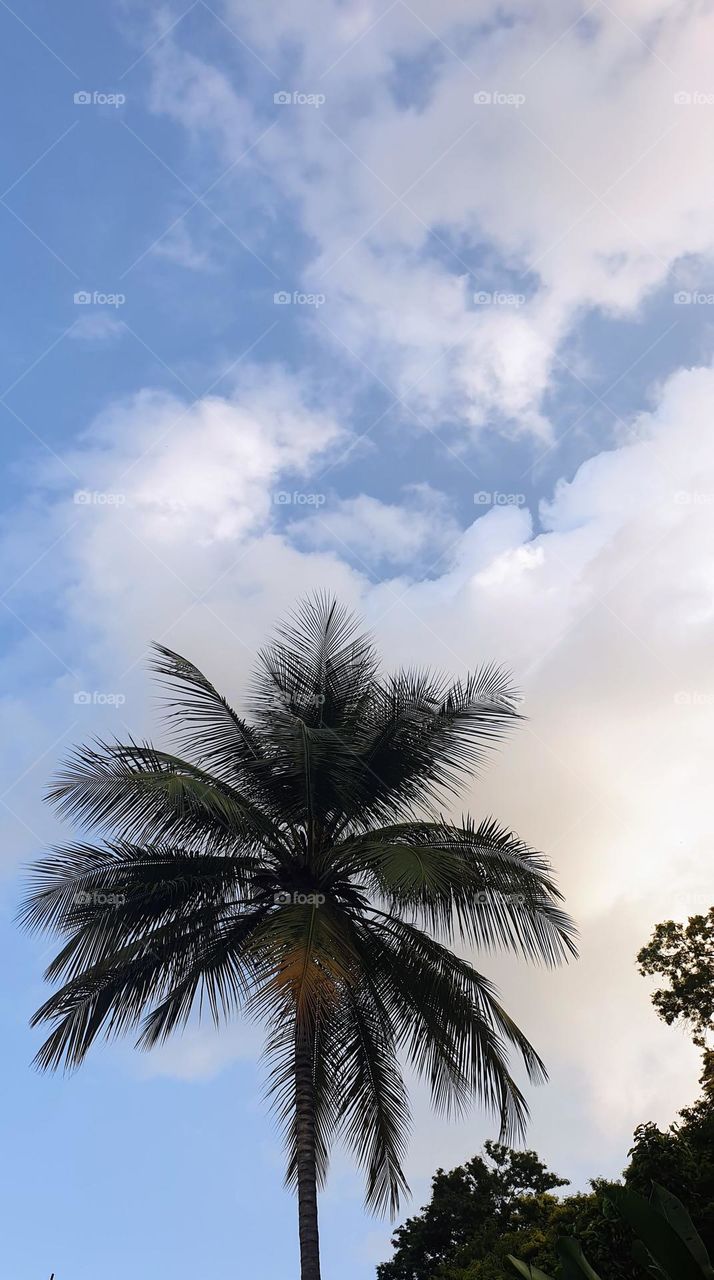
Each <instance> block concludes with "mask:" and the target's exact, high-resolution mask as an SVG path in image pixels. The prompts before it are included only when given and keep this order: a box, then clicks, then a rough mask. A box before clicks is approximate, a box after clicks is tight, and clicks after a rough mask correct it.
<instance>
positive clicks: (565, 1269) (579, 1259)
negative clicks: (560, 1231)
mask: <svg viewBox="0 0 714 1280" xmlns="http://www.w3.org/2000/svg"><path fill="white" fill-rule="evenodd" d="M558 1254H559V1256H560V1260H561V1262H562V1264H563V1265H562V1267H561V1269H560V1278H559V1280H600V1276H599V1275H598V1274H597V1271H593V1269H592V1267H591V1266H590V1263H589V1262H588V1260H587V1258H586V1257H585V1255H584V1253H583V1251H582V1248H581V1245H580V1242H579V1241H578V1240H576V1239H575V1238H574V1237H573V1236H561V1237H560V1239H559V1240H558Z"/></svg>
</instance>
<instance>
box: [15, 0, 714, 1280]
mask: <svg viewBox="0 0 714 1280" xmlns="http://www.w3.org/2000/svg"><path fill="white" fill-rule="evenodd" d="M0 37H1V47H2V49H3V52H4V73H3V76H2V78H1V80H0V94H2V96H3V98H4V99H5V101H4V102H3V114H4V119H5V121H6V122H7V124H6V129H5V130H4V131H3V135H4V136H3V138H2V141H1V143H0V148H1V152H2V161H1V165H2V177H1V182H2V191H1V194H0V234H1V237H2V248H3V257H4V275H3V288H2V291H1V292H0V308H2V320H3V325H2V331H3V339H4V340H3V344H2V361H1V364H2V367H1V370H0V380H1V385H0V421H1V422H2V431H3V444H4V466H3V469H2V475H1V477H0V504H1V516H0V578H1V589H0V603H1V604H2V609H0V625H1V626H2V656H3V661H2V688H1V690H0V712H1V714H2V719H3V733H2V736H1V737H0V831H1V833H2V861H1V876H2V878H1V880H0V927H1V928H2V938H3V955H4V964H3V972H4V975H5V981H4V982H3V984H2V993H1V995H0V1016H1V1017H2V1039H3V1046H4V1053H3V1064H2V1074H3V1086H2V1090H0V1109H1V1111H2V1120H1V1123H2V1132H3V1160H2V1166H1V1169H0V1178H1V1179H2V1189H1V1196H0V1200H1V1203H2V1205H3V1208H4V1211H5V1212H4V1215H3V1217H4V1222H3V1228H2V1231H1V1232H0V1255H1V1261H2V1273H3V1275H7V1276H8V1277H12V1280H37V1277H39V1278H40V1280H43V1278H45V1277H47V1276H49V1274H50V1272H52V1271H54V1272H55V1274H56V1278H57V1280H96V1277H97V1276H101V1277H102V1280H125V1278H126V1277H127V1276H131V1277H132V1280H149V1278H150V1277H151V1278H152V1280H153V1277H155V1276H163V1275H171V1276H172V1280H197V1277H198V1278H201V1277H204V1276H205V1277H209V1276H210V1277H211V1280H228V1278H229V1277H234V1276H236V1275H244V1274H245V1275H250V1276H251V1277H253V1278H254V1280H287V1277H289V1276H292V1275H294V1274H295V1271H296V1231H295V1222H294V1219H295V1210H294V1205H293V1203H292V1200H291V1197H290V1195H289V1194H288V1193H286V1192H285V1191H284V1190H283V1189H282V1169H281V1152H280V1144H279V1140H278V1137H277V1134H276V1131H275V1128H274V1126H273V1124H272V1122H271V1120H270V1119H269V1117H268V1116H267V1114H266V1111H265V1108H264V1106H263V1103H262V1087H263V1083H262V1077H261V1068H260V1063H259V1054H260V1039H259V1036H258V1035H257V1033H256V1030H255V1029H254V1028H246V1027H243V1026H235V1027H231V1028H229V1029H228V1030H227V1031H226V1032H225V1033H224V1034H223V1035H222V1036H220V1037H216V1036H215V1034H214V1033H213V1032H212V1031H211V1029H210V1028H207V1027H205V1026H204V1027H201V1026H193V1025H192V1026H191V1027H190V1028H189V1030H188V1031H187V1032H186V1034H185V1035H184V1036H183V1037H182V1038H180V1039H176V1040H174V1041H172V1042H171V1043H170V1044H168V1045H167V1046H165V1047H163V1048H162V1049H161V1050H157V1051H154V1052H153V1053H152V1054H150V1055H145V1054H144V1055H139V1054H137V1053H136V1052H134V1050H133V1049H132V1047H131V1044H130V1043H128V1042H127V1043H115V1044H112V1045H111V1046H108V1047H100V1048H98V1049H97V1050H96V1051H94V1052H93V1053H92V1054H91V1055H90V1057H89V1059H88V1060H87V1062H86V1064H85V1065H84V1067H83V1068H82V1069H81V1071H79V1072H78V1073H77V1074H76V1075H74V1076H72V1077H71V1078H69V1079H64V1078H61V1077H51V1076H50V1077H48V1076H42V1075H39V1074H37V1073H36V1072H35V1071H34V1070H33V1069H32V1068H31V1066H30V1063H31V1059H32V1056H33V1054H34V1052H35V1051H36V1049H37V1047H38V1045H39V1042H40V1037H39V1035H38V1034H37V1033H35V1032H33V1031H31V1030H30V1029H29V1026H28V1020H29V1017H30V1015H31V1013H32V1012H33V1010H34V1009H35V1008H36V1007H37V1005H38V1004H39V1003H40V1002H41V1001H42V999H43V998H44V996H45V994H46V988H45V986H44V983H43V979H42V970H43V968H44V966H45V965H46V964H47V962H48V960H49V958H50V956H51V954H52V947H51V943H50V942H48V940H47V939H43V938H29V937H27V936H23V935H20V934H19V933H18V931H17V928H16V926H15V924H14V914H15V911H16V907H17V903H18V899H19V896H20V893H21V889H22V876H23V869H24V867H25V865H26V864H27V862H28V861H29V860H31V859H32V858H33V857H35V856H37V855H38V854H40V853H41V852H43V851H44V850H45V849H46V848H47V847H48V845H51V844H52V843H53V842H56V841H57V840H60V839H62V838H66V837H67V831H66V830H65V831H64V832H62V831H60V828H59V826H58V824H57V822H56V819H55V817H54V816H53V814H52V813H51V812H50V810H49V809H48V808H47V807H46V806H45V805H44V803H43V800H42V796H43V793H44V791H45V789H46V786H47V783H48V781H49V779H50V777H51V775H52V772H53V769H54V768H55V767H56V765H57V762H58V761H59V760H60V759H61V758H62V756H63V754H64V753H66V752H67V751H68V750H69V748H70V747H71V745H72V744H73V743H76V742H80V741H86V740H88V739H90V738H92V737H93V736H95V735H102V734H104V735H109V734H117V735H118V736H124V735H126V734H129V733H132V734H134V735H136V736H141V735H150V736H152V737H154V738H156V739H157V740H159V741H160V740H161V732H162V730H161V722H160V716H159V713H158V708H157V705H156V700H155V697H154V696H153V694H152V690H151V686H150V682H149V679H148V676H147V672H146V663H145V659H146V653H147V646H148V645H149V643H150V642H151V641H152V640H158V641H161V642H163V643H164V644H166V645H168V646H170V647H172V648H174V649H177V650H179V651H180V652H182V653H185V654H186V655H188V656H189V657H190V658H191V659H192V660H193V661H194V662H196V663H197V664H198V665H200V666H201V667H203V668H204V669H205V671H206V672H207V674H208V675H209V676H210V677H211V679H212V680H213V681H214V683H216V684H217V685H218V686H219V687H220V688H222V689H224V690H225V692H226V693H227V694H228V695H229V696H230V697H231V699H232V700H233V701H234V702H235V703H237V704H238V705H239V706H240V704H241V699H242V696H243V693H244V690H245V687H246V681H247V679H248V677H249V674H250V670H251V666H252V662H253V656H254V654H255V651H256V648H257V647H258V646H259V645H260V643H261V641H262V640H263V639H264V638H265V637H266V635H267V634H268V632H269V631H270V628H271V626H272V625H273V624H274V622H275V621H276V619H277V618H279V617H280V616H281V615H283V614H284V613H285V612H286V611H287V610H288V609H290V607H291V606H292V605H293V604H294V603H295V601H296V599H297V598H299V597H300V596H301V595H302V594H304V593H305V592H307V591H310V590H312V589H314V588H316V587H328V588H330V589H332V590H334V591H335V592H337V593H338V595H339V596H340V597H341V598H342V599H343V600H345V601H346V602H347V603H348V604H349V605H351V606H352V607H353V608H354V609H356V610H357V611H358V612H359V613H360V614H361V615H362V617H363V618H364V619H365V622H366V624H367V625H368V626H369V627H370V629H371V630H372V631H373V634H374V636H375V639H376V641H377V643H378V645H379V646H380V649H381V651H382V653H383V656H384V662H385V666H386V667H387V668H388V667H390V666H391V667H393V666H397V665H399V664H401V663H409V664H411V663H428V664H431V665H432V666H434V667H437V668H438V669H440V670H444V671H447V672H450V673H453V674H454V675H460V674H463V673H464V672H465V671H467V670H469V669H471V668H473V667H474V666H476V665H477V664H478V663H480V662H482V661H489V660H496V661H499V662H502V663H505V664H506V665H507V666H509V667H510V669H511V670H512V672H513V673H514V677H515V680H516V683H517V684H518V686H519V687H520V688H521V690H522V692H523V696H524V709H525V711H526V713H527V715H528V717H529V718H528V720H527V722H526V723H525V725H524V726H523V727H522V728H521V729H520V730H519V731H518V733H517V734H516V735H515V736H514V737H513V739H512V740H511V741H509V743H508V744H507V745H506V746H504V748H503V749H502V750H501V752H500V753H499V755H498V756H497V757H496V758H495V759H494V762H493V765H492V767H491V768H490V769H489V771H488V772H487V773H486V774H484V776H483V777H482V778H479V779H478V780H477V781H475V782H474V785H473V787H471V788H470V789H469V791H468V793H467V794H466V796H465V799H464V805H465V806H467V807H468V808H469V809H470V810H471V811H472V812H473V813H474V814H475V815H476V816H480V815H482V814H488V813H493V814H495V815H496V816H497V817H498V818H500V819H502V820H503V821H506V822H508V823H509V824H510V825H512V826H513V827H514V828H515V829H516V830H518V831H519V833H520V834H521V835H522V836H523V837H524V838H525V839H526V840H527V841H528V842H529V843H530V844H531V845H533V846H536V847H538V848H542V849H544V850H545V851H546V852H547V853H548V855H549V856H550V858H551V860H552V862H553V864H554V866H555V868H556V870H557V874H558V877H559V882H560V884H561V886H562V888H563V890H564V892H565V894H566V899H567V904H568V907H569V909H570V911H571V912H572V914H573V915H574V916H575V918H576V920H577V922H578V925H579V928H580V934H581V958H580V959H579V961H578V962H577V963H574V964H571V965H570V966H568V967H567V968H564V969H561V970H558V971H556V972H554V973H553V972H546V971H542V970H537V969H532V968H529V967H527V966H526V965H525V964H524V963H522V962H518V961H515V960H513V959H508V958H504V957H502V956H478V957H477V963H478V965H479V966H480V967H482V968H483V970H484V971H485V972H487V973H488V974H489V975H491V976H493V977H494V978H495V979H496V980H497V981H498V983H499V985H500V988H501V991H502V994H503V998H504V1002H505V1003H506V1005H507V1007H508V1008H509V1010H510V1011H511V1012H512V1013H513V1014H514V1015H515V1016H516V1017H517V1019H518V1020H519V1021H520V1022H521V1025H522V1026H523V1028H524V1030H525V1031H526V1032H527V1033H528V1035H529V1036H530V1038H531V1039H532V1040H534V1041H535V1043H536V1046H537V1048H538V1049H539V1051H540V1052H541V1054H542V1056H543V1057H544V1058H545V1060H546V1063H547V1065H548V1068H549V1072H550V1082H549V1084H547V1085H546V1086H544V1087H542V1088H539V1089H532V1090H530V1091H529V1103H530V1107H531V1113H532V1120H531V1125H530V1128H529V1132H528V1144H529V1145H531V1146H533V1147H534V1148H536V1149H537V1150H538V1152H539V1153H540V1154H541V1156H542V1157H543V1158H544V1159H546V1160H547V1161H548V1163H549V1164H550V1166H551V1167H552V1168H554V1169H555V1170H556V1171H557V1172H558V1173H559V1174H560V1175H561V1176H564V1177H568V1178H570V1179H571V1182H572V1184H573V1186H575V1187H585V1186H586V1185H587V1180H588V1178H589V1177H591V1176H595V1175H598V1174H605V1175H616V1174H618V1173H619V1172H620V1171H621V1169H622V1168H623V1165H624V1164H625V1162H626V1153H627V1149H628V1146H629V1145H630V1140H631V1136H632V1131H633V1129H634V1127H635V1125H636V1124H638V1123H640V1122H643V1121H646V1120H655V1121H657V1122H658V1123H660V1124H666V1123H669V1122H670V1121H671V1120H672V1119H673V1118H674V1116H675V1114H676V1112H677V1111H678V1109H679V1108H680V1107H682V1106H684V1105H687V1104H688V1103H690V1102H691V1101H692V1100H693V1099H694V1097H695V1096H696V1093H697V1076H698V1062H697V1056H696V1053H695V1051H694V1049H693V1047H692V1046H691V1045H690V1044H689V1042H688V1040H687V1038H686V1036H685V1035H684V1034H683V1033H680V1032H679V1031H677V1030H675V1029H669V1028H666V1027H665V1026H664V1025H663V1024H661V1023H660V1022H659V1021H658V1020H657V1018H656V1016H655V1014H654V1011H653V1009H652V1008H651V1005H650V999H649V996H650V991H651V986H652V984H651V983H649V982H648V981H645V980H644V979H642V978H641V977H639V975H638V974H637V969H636V963H635V956H636V953H637V950H638V949H639V947H640V946H641V945H642V944H643V943H644V942H645V941H646V940H647V938H648V937H649V935H650V933H651V930H652V927H653V925H654V924H655V923H656V922H657V921H658V920H661V919H663V918H670V917H674V918H679V919H684V918H686V916H688V915H689V914H692V913H693V912H695V911H699V910H704V909H706V908H707V907H708V906H710V905H711V866H712V854H711V834H710V833H711V831H712V827H713V825H714V824H713V822H712V818H713V816H714V815H713V814H712V805H713V801H712V794H713V793H712V789H711V763H710V762H711V753H712V748H713V747H714V679H713V677H712V667H711V652H712V648H711V646H712V638H713V632H714V626H713V613H714V606H713V601H714V521H713V520H712V514H713V511H714V436H713V434H712V413H711V406H712V403H713V401H714V367H713V365H712V359H713V356H714V325H713V323H712V322H713V320H714V219H713V218H712V213H711V210H712V202H713V199H714V170H713V169H712V165H711V146H712V137H713V136H714V73H713V72H712V66H714V57H713V56H712V55H714V13H712V11H711V8H710V6H708V5H706V4H705V3H702V2H700V0H668V2H667V3H665V2H664V0H613V3H612V4H610V3H606V2H605V0H593V3H590V4H587V5H585V4H578V3H574V2H572V0H551V3H549V4H548V5H547V6H545V5H542V4H537V3H534V2H530V0H501V2H499V3H495V2H494V0H469V3H465V0H441V3H439V4H435V3H432V2H431V0H409V3H406V2H405V0H392V2H391V3H387V2H386V0H356V2H355V3H349V4H346V3H338V2H336V0H302V2H301V3H300V4H299V5H285V4H283V3H278V2H277V0H263V2H262V3H261V4H260V5H256V4H254V3H248V2H247V0H212V3H211V4H210V5H209V4H207V3H205V2H204V0H195V2H194V3H193V4H191V5H190V6H188V7H186V6H185V3H184V0H181V3H179V4H176V5H174V4H165V5H157V4H154V3H146V0H141V2H138V0H137V2H134V3H132V2H130V0H107V3H105V4H103V5H97V4H96V3H94V0H73V3H72V4H71V5H63V6H59V5H57V4H55V3H53V2H52V0H27V2H26V3H22V2H21V0H14V2H13V5H10V4H8V3H5V0H0ZM414 1116H415V1121H414V1136H413V1140H412V1144H411V1149H410V1155H409V1161H408V1175H409V1179H410V1182H411V1185H412V1189H413V1193H414V1196H413V1199H412V1201H411V1203H410V1205H405V1208H404V1212H405V1213H406V1212H408V1211H409V1209H410V1208H411V1209H412V1210H413V1209H414V1208H416V1207H418V1206H419V1205H420V1204H421V1203H423V1202H424V1200H425V1199H426V1198H427V1195H428V1186H429V1179H430V1176H431V1174H432V1173H433V1171H434V1170H435V1168H436V1167H437V1166H439V1165H441V1166H444V1167H450V1166H452V1165H454V1164H456V1163H458V1162H460V1161H461V1160H463V1159H466V1158H468V1157H470V1156H471V1155H473V1154H474V1153H475V1152H476V1151H477V1150H478V1149H479V1148H480V1146H481V1143H482V1142H483V1140H484V1138H486V1137H489V1136H494V1134H493V1126H492V1124H491V1123H490V1122H489V1120H488V1119H487V1118H486V1117H485V1116H484V1115H483V1113H481V1112H480V1111H479V1109H478V1108H475V1109H474V1112H473V1115H472V1116H470V1117H469V1119H468V1120H467V1121H466V1122H461V1123H459V1124H445V1123H444V1121H443V1120H441V1119H437V1118H435V1117H434V1116H433V1115H432V1114H431V1113H430V1111H429V1107H428V1101H427V1099H426V1098H425V1096H424V1094H423V1092H422V1091H421V1090H420V1089H419V1088H418V1087H417V1088H416V1089H415V1093H414ZM322 1234H323V1244H324V1274H325V1276H326V1277H330V1276H336V1275H339V1276H340V1277H341V1278H342V1280H367V1277H370V1276H373V1275H374V1267H375V1265H376V1263H377V1262H378V1261H381V1260H384V1259H385V1258H386V1257H387V1256H388V1254H389V1245H388V1242H389V1234H390V1228H389V1224H388V1223H385V1222H383V1221H379V1220H375V1219H372V1218H370V1217H369V1216H368V1215H366V1214H365V1212H364V1210H363V1206H362V1190H361V1186H360V1183H359V1179H358V1177H357V1176H356V1175H355V1173H354V1172H353V1171H352V1169H351V1167H350V1165H349V1162H348V1161H347V1159H346V1158H345V1157H344V1156H343V1155H342V1154H341V1153H340V1152H337V1153H336V1155H335V1160H334V1164H333V1172H332V1177H331V1180H330V1183H329V1186H328V1189H327V1191H326V1192H325V1194H324V1196H323V1199H322Z"/></svg>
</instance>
